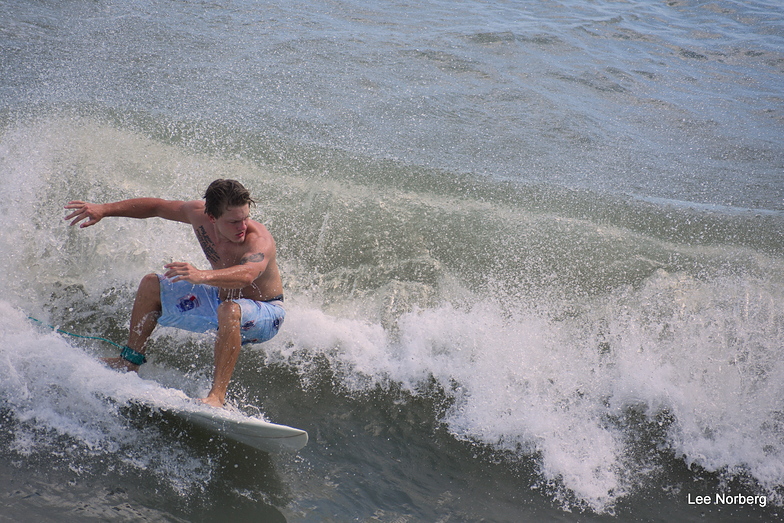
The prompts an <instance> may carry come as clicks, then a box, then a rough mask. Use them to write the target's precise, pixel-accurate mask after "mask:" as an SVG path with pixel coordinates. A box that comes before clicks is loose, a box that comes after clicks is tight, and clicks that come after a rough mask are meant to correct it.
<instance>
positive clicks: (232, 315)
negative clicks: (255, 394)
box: [202, 301, 242, 407]
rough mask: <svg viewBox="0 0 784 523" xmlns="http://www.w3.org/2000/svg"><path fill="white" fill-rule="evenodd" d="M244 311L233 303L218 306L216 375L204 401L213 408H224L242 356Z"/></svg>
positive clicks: (226, 302) (228, 302) (225, 302)
mask: <svg viewBox="0 0 784 523" xmlns="http://www.w3.org/2000/svg"><path fill="white" fill-rule="evenodd" d="M241 321H242V310H241V309H240V306H239V305H238V304H236V303H234V302H233V301H224V302H223V303H221V304H220V305H219V306H218V338H217V339H216V340H215V374H214V375H213V379H212V390H210V393H209V394H208V395H207V397H206V398H203V399H202V401H203V402H204V403H206V404H208V405H212V406H213V407H223V404H224V403H225V402H226V389H227V388H228V387H229V381H231V375H232V374H233V373H234V366H235V365H236V364H237V358H239V355H240V347H241V344H242V337H241V336H240V322H241Z"/></svg>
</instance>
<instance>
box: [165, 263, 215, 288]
mask: <svg viewBox="0 0 784 523" xmlns="http://www.w3.org/2000/svg"><path fill="white" fill-rule="evenodd" d="M164 268H165V269H167V270H166V273H165V274H164V276H166V277H167V278H169V279H171V281H173V282H175V281H180V280H185V281H187V282H188V283H203V282H204V273H205V272H206V271H202V270H199V269H197V268H196V267H194V266H193V265H191V264H190V263H186V262H172V263H167V264H166V265H164Z"/></svg>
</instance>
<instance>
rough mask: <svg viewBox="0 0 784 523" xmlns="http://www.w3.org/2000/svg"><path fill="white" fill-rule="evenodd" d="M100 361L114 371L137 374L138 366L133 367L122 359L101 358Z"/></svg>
mask: <svg viewBox="0 0 784 523" xmlns="http://www.w3.org/2000/svg"><path fill="white" fill-rule="evenodd" d="M101 361H102V362H104V363H105V364H107V365H108V366H109V367H111V368H113V369H116V370H124V371H125V372H131V371H133V372H139V366H138V365H134V364H133V363H131V362H130V361H128V360H125V359H123V358H101Z"/></svg>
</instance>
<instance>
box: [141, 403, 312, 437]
mask: <svg viewBox="0 0 784 523" xmlns="http://www.w3.org/2000/svg"><path fill="white" fill-rule="evenodd" d="M168 392H169V393H170V394H168V395H167V396H168V397H167V398H166V399H163V398H161V397H157V398H156V397H154V396H157V395H154V396H150V395H144V396H143V397H140V398H138V399H139V400H141V402H142V403H145V404H147V405H149V406H151V407H154V408H157V409H160V410H162V411H166V412H170V413H172V414H173V415H175V416H177V417H178V418H180V419H182V420H185V421H186V422H188V423H192V424H193V425H196V426H198V427H201V428H203V429H206V430H208V431H210V432H214V433H216V434H219V435H221V436H223V437H226V438H228V439H231V440H233V441H236V442H239V443H242V444H244V445H248V446H250V447H253V448H255V449H258V450H261V451H264V452H281V451H296V450H299V449H301V448H302V447H304V446H305V445H306V444H307V443H308V433H307V432H305V431H304V430H302V429H296V428H294V427H288V426H286V425H278V424H276V423H270V422H269V421H266V420H264V419H261V418H258V417H254V416H246V415H244V414H243V413H241V412H238V411H236V410H230V409H228V408H225V409H219V408H215V407H210V406H209V405H204V404H201V403H200V402H198V401H197V400H194V399H191V398H189V397H188V396H186V395H185V393H184V392H182V391H179V390H176V389H168Z"/></svg>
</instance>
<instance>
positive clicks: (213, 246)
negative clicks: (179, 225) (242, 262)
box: [193, 224, 244, 269]
mask: <svg viewBox="0 0 784 523" xmlns="http://www.w3.org/2000/svg"><path fill="white" fill-rule="evenodd" d="M193 232H194V233H195V234H196V239H197V240H199V245H200V246H201V250H202V251H203V252H204V256H206V257H207V260H208V261H209V262H210V264H211V265H212V267H213V268H215V269H222V268H225V267H231V266H232V265H236V264H237V263H238V261H239V259H240V258H241V257H242V255H243V254H244V250H243V249H238V248H237V247H236V246H234V245H231V244H226V243H222V244H221V243H219V242H217V241H216V239H215V238H214V237H213V234H211V233H210V232H209V226H205V225H203V224H201V225H194V227H193Z"/></svg>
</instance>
